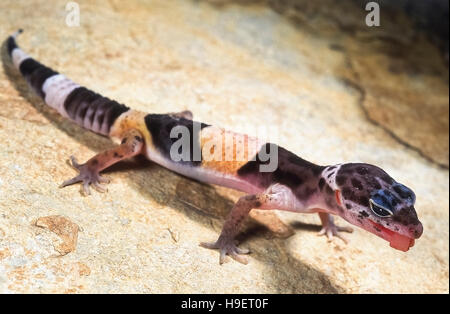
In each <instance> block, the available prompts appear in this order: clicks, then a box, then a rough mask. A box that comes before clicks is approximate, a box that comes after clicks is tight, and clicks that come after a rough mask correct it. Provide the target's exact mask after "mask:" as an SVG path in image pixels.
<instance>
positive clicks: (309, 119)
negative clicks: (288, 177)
mask: <svg viewBox="0 0 450 314" xmlns="http://www.w3.org/2000/svg"><path fill="white" fill-rule="evenodd" d="M377 2H378V3H379V4H380V9H381V12H380V14H381V16H380V18H381V26H379V27H367V25H366V24H365V17H366V15H367V14H368V12H367V11H365V10H364V8H365V3H366V1H351V0H349V1H339V2H336V1H331V0H321V1H300V0H298V1H295V0H267V1H257V0H254V1H252V0H241V1H237V0H236V1H228V0H227V1H225V0H209V1H206V0H205V1H200V0H198V1H195V0H184V1H183V0H154V1H149V0H148V1H144V0H141V1H139V0H133V1H127V2H126V5H125V4H124V2H122V1H115V0H110V1H77V2H76V3H77V4H78V5H79V8H80V25H79V26H78V27H70V26H68V25H67V23H66V18H67V15H68V14H69V13H70V12H71V11H70V10H66V5H67V3H68V2H67V1H52V2H48V1H33V0H30V1H26V2H25V1H22V2H18V1H9V0H7V1H5V0H4V1H2V2H1V4H0V25H1V28H0V36H1V38H4V39H6V38H7V36H8V35H9V34H10V33H12V32H13V31H15V30H16V29H18V28H23V29H24V30H25V32H24V34H22V35H21V37H19V39H18V43H19V45H20V46H21V47H22V48H23V49H24V50H25V51H26V52H28V53H29V54H31V55H32V56H33V57H35V58H37V59H38V60H39V61H41V62H43V63H44V64H46V65H48V66H50V67H52V68H54V69H55V70H58V71H60V72H62V73H64V74H66V75H67V76H69V77H70V78H72V79H73V80H75V81H76V82H78V83H80V84H83V85H85V86H87V87H89V88H92V89H94V90H95V91H97V92H100V93H102V94H104V95H105V96H108V97H110V98H113V99H116V100H118V101H120V102H122V103H126V104H127V105H129V106H131V107H133V108H136V109H140V110H144V111H149V112H169V111H170V112H171V111H180V110H183V109H190V110H192V111H193V112H194V117H195V119H196V120H200V121H204V122H207V123H211V124H215V125H219V126H222V127H226V128H229V129H233V130H236V131H242V132H248V133H252V132H255V127H258V126H260V125H271V126H277V127H278V128H279V129H278V130H279V132H278V133H279V134H278V142H279V144H281V145H282V146H285V147H286V148H288V149H289V150H292V151H294V152H296V153H297V154H299V155H300V156H302V157H304V158H306V159H308V160H311V161H313V162H316V163H319V164H333V163H339V162H349V161H354V162H357V161H363V162H368V163H373V164H376V165H379V166H381V167H382V168H383V169H385V170H386V171H387V172H389V173H390V174H391V175H392V176H393V177H394V178H396V179H397V180H398V181H400V182H402V183H404V184H406V185H407V186H410V187H411V188H412V189H413V190H414V191H415V192H416V194H417V204H416V205H417V206H416V208H417V210H418V213H419V217H420V218H421V221H422V222H423V224H424V228H425V231H424V234H423V236H422V238H420V239H419V240H418V241H417V242H416V246H415V247H414V248H412V249H411V250H410V251H409V252H407V253H402V252H398V251H395V250H393V249H391V248H390V247H389V244H388V243H387V242H385V241H383V240H382V239H379V238H377V237H375V236H374V235H371V234H369V233H367V232H365V231H363V230H356V231H355V232H354V233H353V234H352V235H350V236H348V238H350V240H351V241H350V243H349V244H348V245H344V244H343V243H341V242H339V241H335V242H333V243H327V241H326V240H325V239H324V238H321V237H317V236H316V232H317V231H318V230H319V227H318V225H319V219H318V217H315V216H312V215H294V214H290V213H281V212H280V213H278V216H279V217H280V218H281V219H282V220H283V221H284V222H285V223H286V224H287V225H289V226H290V227H291V228H293V229H294V230H295V235H293V236H291V237H289V238H287V239H281V238H277V237H276V236H275V235H274V234H273V233H271V232H270V231H268V227H269V228H271V227H273V224H275V222H270V221H268V222H266V223H265V225H264V224H260V223H257V222H255V221H254V220H253V221H250V222H249V223H247V225H246V228H244V230H243V233H242V235H241V240H242V242H243V243H242V246H244V247H249V248H250V249H251V250H252V254H251V255H250V263H249V265H247V266H244V265H241V264H238V263H236V262H229V263H226V264H225V265H223V266H219V265H218V254H217V252H213V251H209V250H205V249H202V248H200V247H198V243H199V242H201V241H211V240H214V239H215V238H216V237H217V236H218V233H219V232H220V229H221V226H222V224H223V220H224V217H225V215H226V213H227V212H228V211H229V209H230V208H231V206H232V204H233V202H234V201H235V200H236V199H237V198H238V197H239V195H240V194H239V193H237V192H234V191H230V190H227V189H224V188H220V187H212V186H207V185H203V184H200V183H196V182H193V181H191V180H188V179H186V178H183V177H180V176H178V175H176V174H173V173H171V172H170V171H168V170H165V169H163V168H161V167H159V166H156V165H154V164H151V163H149V162H146V161H144V160H141V159H137V160H132V161H129V162H125V163H123V164H121V165H118V166H115V167H113V169H112V170H111V171H108V174H107V176H108V177H109V178H111V179H112V183H111V184H109V186H108V189H109V192H108V193H106V194H100V193H96V192H94V193H93V195H91V196H89V197H83V196H82V195H81V194H80V192H79V186H72V187H68V188H65V189H58V185H59V184H60V183H61V182H62V181H63V180H65V179H67V178H69V177H71V176H73V175H74V171H73V170H72V169H71V168H70V167H69V166H68V165H67V164H66V160H67V158H68V157H69V156H70V155H72V154H74V155H76V156H77V157H78V158H79V159H80V160H87V159H88V158H90V157H91V156H92V155H93V154H95V153H96V152H98V151H101V150H103V149H105V148H107V147H110V145H111V143H110V142H109V141H108V140H107V139H105V138H103V137H100V136H97V135H95V134H91V133H89V132H87V131H85V130H83V129H81V128H79V127H77V126H75V125H73V124H72V123H70V122H68V121H65V120H64V119H62V118H61V117H59V116H58V115H57V114H55V112H53V111H52V110H51V109H49V108H47V107H45V106H44V105H43V102H42V101H41V100H40V99H39V98H38V97H37V96H35V95H34V94H33V93H32V91H31V90H30V89H29V88H28V87H27V85H26V83H25V82H24V80H23V79H22V78H21V76H20V75H19V74H18V73H17V71H16V70H15V69H13V68H12V66H11V64H10V62H9V60H8V58H7V57H6V53H5V47H4V45H3V47H2V61H3V66H2V69H1V70H0V139H1V140H0V291H1V292H69V293H70V292H80V293H81V292H137V293H139V292H154V293H155V292H168V293H170V292H182V293H189V292H211V293H214V292H217V293H221V292H229V293H235V292H237V293H239V292H245V293H251V292H256V293H260V292H261V293H263V292H271V293H311V292H313V293H355V292H360V293H368V292H387V293H391V292H417V293H431V292H438V293H448V291H449V290H448V285H449V280H448V278H449V275H448V270H449V255H448V252H449V250H448V243H449V181H448V180H449V176H448V162H449V146H448V145H449V124H448V114H449V112H448V110H449V98H448V97H449V90H448V2H445V1H437V0H435V1H427V2H426V3H427V4H428V5H424V4H423V3H425V2H422V1H408V0H404V1H395V3H394V1H377ZM445 17H447V18H445ZM61 216H63V217H64V218H57V220H56V221H64V226H70V228H69V227H67V228H66V229H64V228H63V227H61V228H58V226H56V227H55V225H54V221H53V220H50V223H49V225H50V226H52V227H51V228H49V229H45V228H40V227H38V224H37V223H36V221H40V220H39V219H49V218H48V217H61ZM42 217H45V218H42ZM45 221H47V220H45ZM338 223H340V224H342V225H344V224H346V222H344V221H342V220H338ZM272 229H273V228H272ZM52 230H53V232H52ZM55 230H57V231H59V233H58V232H55ZM67 230H69V231H70V230H80V231H79V232H78V236H77V238H78V239H77V241H76V239H75V241H74V240H73V238H74V237H73V234H72V235H71V234H70V232H69V234H67V232H68V231H67ZM58 234H60V235H61V234H63V235H64V236H65V237H66V238H68V239H71V240H70V245H65V246H64V248H72V246H75V245H76V247H75V249H74V250H73V251H71V252H69V253H67V254H65V255H64V256H61V254H60V250H58V249H57V248H59V247H61V245H62V244H61V243H60V242H61V238H60V237H58ZM63 244H64V243H63ZM69 251H70V249H69ZM64 252H66V251H64Z"/></svg>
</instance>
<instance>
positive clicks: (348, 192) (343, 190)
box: [342, 187, 353, 199]
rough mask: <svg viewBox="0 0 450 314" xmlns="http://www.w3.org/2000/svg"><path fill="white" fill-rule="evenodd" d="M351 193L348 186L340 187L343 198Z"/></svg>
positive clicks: (348, 197) (348, 196)
mask: <svg viewBox="0 0 450 314" xmlns="http://www.w3.org/2000/svg"><path fill="white" fill-rule="evenodd" d="M352 194H353V193H352V190H351V189H350V188H349V187H345V188H343V189H342V195H343V196H344V197H345V198H347V199H350V198H351V196H352Z"/></svg>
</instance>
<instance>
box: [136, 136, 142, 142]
mask: <svg viewBox="0 0 450 314" xmlns="http://www.w3.org/2000/svg"><path fill="white" fill-rule="evenodd" d="M134 139H135V140H136V141H138V142H142V137H140V136H137V135H136V136H135V137H134Z"/></svg>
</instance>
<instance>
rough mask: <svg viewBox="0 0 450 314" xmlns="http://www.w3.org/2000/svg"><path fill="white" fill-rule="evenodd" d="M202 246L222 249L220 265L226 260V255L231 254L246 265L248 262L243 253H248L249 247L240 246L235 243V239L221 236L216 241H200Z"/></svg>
mask: <svg viewBox="0 0 450 314" xmlns="http://www.w3.org/2000/svg"><path fill="white" fill-rule="evenodd" d="M200 246H201V247H204V248H207V249H213V250H215V249H218V250H219V251H220V258H219V264H220V265H222V264H223V263H224V262H225V258H226V255H229V256H231V257H232V258H233V259H234V260H235V261H237V262H239V263H242V264H245V265H246V264H248V259H247V258H246V257H245V256H243V254H248V253H250V251H249V250H247V249H241V248H238V247H237V246H236V245H235V244H234V241H233V239H230V238H226V237H222V236H220V237H219V239H218V240H217V241H216V242H202V243H200Z"/></svg>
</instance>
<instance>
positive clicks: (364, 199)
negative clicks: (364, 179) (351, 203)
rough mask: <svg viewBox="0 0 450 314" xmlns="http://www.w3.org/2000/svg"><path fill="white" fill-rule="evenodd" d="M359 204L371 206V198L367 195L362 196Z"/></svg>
mask: <svg viewBox="0 0 450 314" xmlns="http://www.w3.org/2000/svg"><path fill="white" fill-rule="evenodd" d="M359 204H360V205H363V206H366V207H367V206H369V199H368V198H367V197H365V196H360V197H359Z"/></svg>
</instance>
